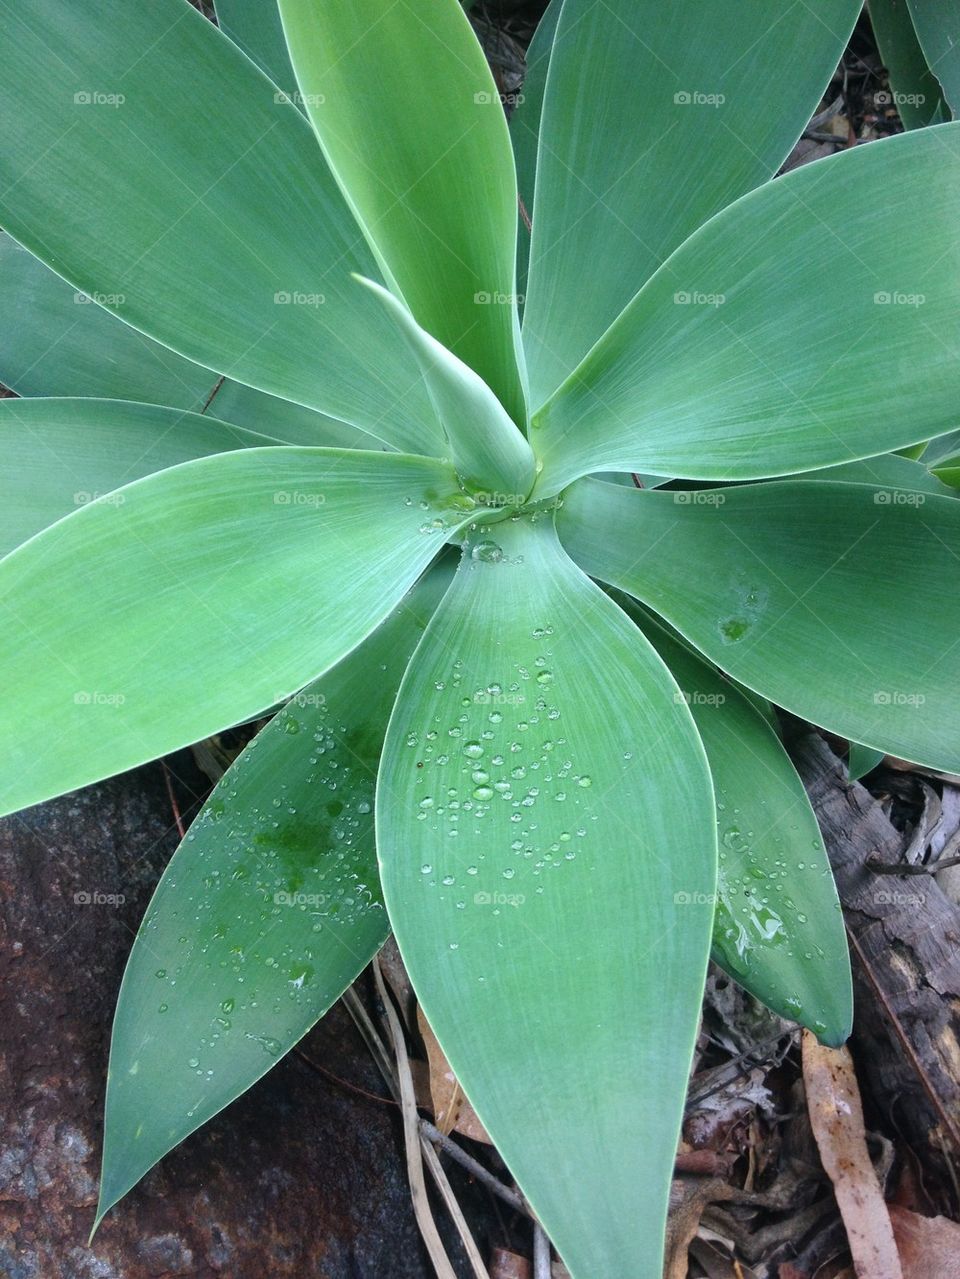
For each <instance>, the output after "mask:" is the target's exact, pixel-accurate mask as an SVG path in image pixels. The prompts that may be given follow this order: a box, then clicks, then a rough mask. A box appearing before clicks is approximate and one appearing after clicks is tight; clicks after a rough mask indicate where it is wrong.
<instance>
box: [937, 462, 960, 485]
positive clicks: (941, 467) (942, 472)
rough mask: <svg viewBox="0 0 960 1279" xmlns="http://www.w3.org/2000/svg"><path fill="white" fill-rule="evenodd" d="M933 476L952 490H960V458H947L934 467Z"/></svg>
mask: <svg viewBox="0 0 960 1279" xmlns="http://www.w3.org/2000/svg"><path fill="white" fill-rule="evenodd" d="M933 474H934V475H935V476H936V477H937V479H939V480H941V481H942V482H943V483H944V484H948V485H949V486H950V488H953V489H958V488H960V457H947V458H944V460H943V461H942V462H938V463H937V465H936V466H935V467H933Z"/></svg>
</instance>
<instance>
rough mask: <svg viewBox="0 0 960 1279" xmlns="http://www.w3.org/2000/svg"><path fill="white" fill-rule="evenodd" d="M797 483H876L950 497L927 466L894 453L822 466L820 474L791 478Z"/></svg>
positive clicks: (944, 486) (807, 473)
mask: <svg viewBox="0 0 960 1279" xmlns="http://www.w3.org/2000/svg"><path fill="white" fill-rule="evenodd" d="M794 478H795V479H797V480H819V481H829V482H831V483H836V482H840V483H841V484H876V485H880V486H882V487H884V488H891V489H897V490H899V491H903V492H909V491H914V492H919V493H938V494H940V496H941V497H949V496H950V489H949V487H948V486H947V485H946V484H944V483H942V482H941V481H940V480H938V479H937V477H936V475H931V473H930V471H928V470H927V468H926V466H922V465H921V464H920V463H919V462H916V461H914V460H913V459H912V458H907V457H900V456H899V455H898V454H897V453H883V454H881V455H880V456H879V457H865V458H863V459H862V461H859V462H843V463H841V464H840V466H825V467H824V468H823V470H821V471H807V472H805V473H803V474H801V475H797V476H794Z"/></svg>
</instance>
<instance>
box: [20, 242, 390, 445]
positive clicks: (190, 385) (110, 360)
mask: <svg viewBox="0 0 960 1279" xmlns="http://www.w3.org/2000/svg"><path fill="white" fill-rule="evenodd" d="M0 382H2V383H3V385H4V386H8V387H9V388H10V389H11V390H13V391H16V392H17V394H18V395H24V396H33V395H58V396H74V395H84V396H87V395H89V396H95V397H97V398H108V399H114V400H139V401H142V402H144V403H147V404H163V405H168V406H169V407H171V408H176V409H191V410H192V411H194V412H200V410H202V409H203V407H204V405H205V404H206V403H207V401H208V400H210V407H209V410H208V412H209V413H211V414H212V415H213V416H215V417H220V418H224V419H226V420H228V421H230V422H234V423H236V425H237V426H246V427H249V428H250V429H251V430H254V431H262V432H264V433H265V434H267V435H270V436H272V437H273V438H274V439H277V440H282V441H283V443H284V444H316V445H325V446H328V447H330V448H368V449H369V448H376V447H377V446H378V441H377V440H376V439H375V438H374V437H373V436H371V435H367V434H366V432H364V431H360V430H358V429H357V427H355V426H348V425H347V423H346V422H340V421H338V420H337V419H335V418H330V417H325V416H324V415H323V414H322V413H316V412H314V410H313V409H308V408H304V406H303V405H302V404H294V403H293V402H292V401H291V400H281V399H278V398H277V397H276V396H275V395H265V394H264V393H263V392H262V391H255V390H253V388H252V387H249V386H243V385H242V384H241V383H239V382H231V381H229V380H227V381H225V382H224V383H223V385H222V386H220V387H219V389H217V378H216V376H215V375H214V374H213V373H211V372H210V370H209V369H205V368H202V367H201V366H200V365H199V364H193V363H192V362H191V361H190V360H185V359H183V357H182V356H179V355H177V354H176V353H175V352H173V351H171V350H170V349H169V347H166V346H162V345H161V344H160V343H159V342H154V341H153V339H152V338H148V337H146V336H145V335H144V334H143V333H140V332H138V331H137V330H136V329H132V328H130V326H129V325H127V324H123V323H122V322H121V321H119V320H117V319H116V318H115V317H114V316H113V315H112V314H111V313H110V312H109V311H107V310H106V309H105V308H104V307H102V306H98V305H97V304H96V303H94V302H91V300H90V296H89V294H87V293H82V292H78V290H76V289H74V288H72V287H71V286H70V285H69V284H68V283H67V282H66V280H63V279H61V277H60V276H59V275H57V274H56V272H55V271H51V270H50V269H49V268H48V267H46V266H44V264H43V263H42V262H41V261H40V259H39V258H36V257H34V256H33V254H32V253H28V252H27V250H26V249H24V248H23V247H22V246H21V245H19V244H17V242H16V240H13V239H11V237H10V236H9V235H4V234H3V233H2V232H0ZM211 396H212V397H213V398H212V399H211Z"/></svg>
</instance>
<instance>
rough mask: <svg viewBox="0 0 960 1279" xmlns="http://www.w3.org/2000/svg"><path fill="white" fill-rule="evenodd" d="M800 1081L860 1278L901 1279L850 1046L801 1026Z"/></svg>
mask: <svg viewBox="0 0 960 1279" xmlns="http://www.w3.org/2000/svg"><path fill="white" fill-rule="evenodd" d="M803 1082H804V1086H805V1088H806V1090H807V1110H808V1111H809V1114H810V1124H811V1127H812V1128H813V1135H814V1137H815V1138H816V1141H817V1147H818V1149H819V1151H820V1159H821V1161H822V1163H823V1166H824V1168H825V1170H826V1172H827V1175H828V1176H829V1178H830V1180H831V1181H832V1182H833V1189H834V1194H835V1195H836V1199H837V1206H838V1207H839V1209H840V1216H841V1217H842V1218H843V1225H844V1228H845V1230H846V1232H847V1241H848V1243H849V1244H850V1253H851V1255H852V1257H853V1264H854V1269H855V1270H856V1272H857V1275H858V1276H859V1279H904V1274H903V1269H902V1267H901V1265H900V1258H899V1256H898V1254H897V1245H896V1243H895V1242H894V1238H893V1227H892V1226H891V1224H890V1214H889V1212H888V1210H887V1205H886V1204H885V1203H884V1200H883V1192H882V1191H881V1189H880V1183H879V1182H878V1181H877V1175H876V1173H875V1172H874V1170H873V1164H872V1163H871V1162H870V1155H869V1153H868V1151H867V1141H866V1135H865V1133H864V1127H863V1107H862V1106H861V1104H860V1090H859V1088H858V1087H857V1078H856V1075H855V1074H854V1069H853V1058H852V1057H851V1056H850V1053H849V1051H848V1050H847V1049H846V1048H825V1047H824V1046H823V1045H822V1044H820V1043H818V1042H817V1039H816V1036H815V1035H813V1034H811V1032H810V1031H809V1030H805V1031H804V1032H803ZM927 1279H929V1276H927Z"/></svg>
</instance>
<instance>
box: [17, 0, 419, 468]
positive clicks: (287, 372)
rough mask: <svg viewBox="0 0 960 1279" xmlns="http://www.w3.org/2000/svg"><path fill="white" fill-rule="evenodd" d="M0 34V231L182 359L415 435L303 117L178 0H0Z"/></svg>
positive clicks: (407, 366) (391, 343)
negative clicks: (22, 1) (117, 1)
mask: <svg viewBox="0 0 960 1279" xmlns="http://www.w3.org/2000/svg"><path fill="white" fill-rule="evenodd" d="M0 37H2V41H3V47H4V52H5V59H4V61H5V70H4V75H3V78H2V82H0V127H2V133H3V138H4V147H3V153H2V155H0V224H2V225H3V226H4V227H5V228H6V230H7V231H9V232H10V234H11V235H13V236H14V237H15V238H16V239H17V240H19V241H20V243H21V244H23V245H25V246H26V247H27V248H28V249H30V250H31V252H34V253H36V255H37V256H38V257H40V258H42V260H43V261H44V262H46V263H47V265H48V266H51V267H52V268H53V269H54V270H56V271H57V272H58V274H60V275H62V276H64V278H66V279H68V280H69V281H70V283H71V284H72V285H73V286H74V287H75V288H77V289H80V290H83V291H84V292H86V293H88V294H89V295H91V296H94V297H96V298H97V299H99V300H100V302H102V304H103V305H105V306H106V307H107V308H108V309H110V310H111V311H112V312H113V314H115V315H117V316H118V317H119V318H121V319H122V320H124V321H125V322H126V323H128V324H130V325H132V327H133V328H135V329H139V330H141V331H142V332H144V333H148V334H149V335H150V336H151V337H154V338H156V339H157V340H158V341H160V342H162V343H163V344H164V345H166V346H170V347H172V348H173V349H174V350H175V351H177V352H179V353H180V354H181V355H184V356H186V357H187V358H188V359H191V360H194V361H196V362H197V363H198V364H202V365H204V366H206V367H207V368H209V369H212V370H215V371H216V372H217V373H223V374H226V375H227V376H228V377H230V378H232V379H234V380H236V381H242V382H244V383H246V384H248V385H252V386H256V387H257V388H258V389H259V390H262V391H269V392H271V393H272V394H275V395H279V396H281V397H283V398H285V399H291V400H295V401H296V402H297V403H299V404H305V405H307V406H309V407H310V408H315V409H319V410H320V411H322V412H324V413H329V414H330V415H331V416H333V417H337V418H342V419H343V420H344V421H348V422H350V423H352V424H353V425H356V426H360V427H363V428H365V429H367V430H369V431H370V432H371V433H372V434H375V435H376V436H377V438H379V439H383V440H384V441H386V442H387V443H390V444H393V445H395V446H397V447H399V448H403V449H408V450H412V451H416V452H422V453H429V452H431V451H432V448H433V445H434V443H435V442H436V440H437V439H438V438H439V434H438V433H439V426H438V425H437V424H436V423H435V421H434V420H433V419H432V414H431V410H430V403H429V400H428V399H427V396H426V391H425V389H424V387H423V385H422V382H421V379H420V375H419V371H418V370H417V368H416V365H415V363H414V361H413V359H412V357H411V355H410V353H409V351H408V350H407V348H406V347H405V345H404V344H403V343H401V342H400V341H399V338H398V336H397V334H396V332H395V330H394V329H393V328H392V327H391V325H390V324H389V322H388V320H387V318H386V317H385V316H384V315H383V312H382V308H379V307H377V305H376V303H375V301H374V299H373V298H369V297H367V296H366V295H365V294H364V293H363V292H362V290H358V289H357V288H356V285H355V284H354V282H353V281H352V280H351V279H350V272H351V271H359V272H360V273H361V274H364V275H374V276H376V275H377V268H376V264H375V262H374V260H373V258H372V256H371V254H370V252H369V251H368V249H367V248H366V246H365V245H364V243H363V238H362V236H361V234H360V232H359V230H358V229H357V227H356V224H355V222H354V220H353V217H352V215H351V213H350V210H349V209H348V207H347V205H346V202H345V201H344V199H343V197H342V196H341V194H340V191H339V189H338V188H337V185H336V183H335V181H334V179H333V176H332V175H331V173H330V172H329V169H328V168H327V166H326V164H325V163H324V160H323V156H322V155H321V153H320V150H319V148H318V147H317V144H316V139H315V138H314V136H313V133H312V131H311V129H310V126H309V123H308V122H307V120H306V119H305V118H304V116H303V115H302V114H301V113H300V112H299V111H298V110H297V109H296V108H295V107H294V106H292V105H291V104H290V103H289V102H288V101H286V100H285V96H284V95H283V94H282V93H280V92H279V91H278V90H277V88H276V86H275V85H274V84H273V83H272V81H270V80H268V79H267V78H266V76H264V75H263V73H262V72H261V71H259V70H258V69H257V68H256V67H255V66H254V65H253V64H252V63H251V62H250V61H249V60H248V59H247V58H246V57H245V56H244V55H243V54H242V53H241V52H240V51H239V50H238V49H237V48H236V46H235V45H233V44H232V43H231V42H230V41H229V40H228V39H227V38H226V37H225V36H224V35H223V34H222V33H221V32H219V31H218V30H217V29H216V28H215V27H214V26H213V25H212V24H211V23H209V22H207V21H206V19H205V18H203V17H202V16H201V15H200V14H199V13H198V12H197V11H196V10H195V9H194V8H192V7H191V6H190V5H189V4H187V3H185V2H184V0H150V3H149V4H124V5H119V6H116V7H112V8H109V9H105V8H104V7H103V5H101V4H99V3H98V2H97V0H37V3H35V4H32V5H30V6H29V7H22V6H21V7H18V8H16V9H14V8H12V7H10V6H9V5H8V6H5V7H4V8H3V9H2V10H0ZM278 94H279V98H278ZM186 103H189V106H190V109H189V110H185V109H184V105H185V104H186Z"/></svg>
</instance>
